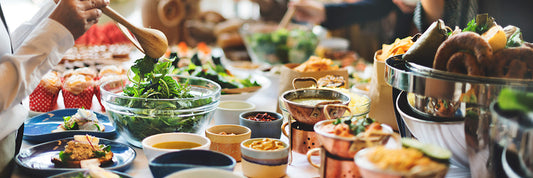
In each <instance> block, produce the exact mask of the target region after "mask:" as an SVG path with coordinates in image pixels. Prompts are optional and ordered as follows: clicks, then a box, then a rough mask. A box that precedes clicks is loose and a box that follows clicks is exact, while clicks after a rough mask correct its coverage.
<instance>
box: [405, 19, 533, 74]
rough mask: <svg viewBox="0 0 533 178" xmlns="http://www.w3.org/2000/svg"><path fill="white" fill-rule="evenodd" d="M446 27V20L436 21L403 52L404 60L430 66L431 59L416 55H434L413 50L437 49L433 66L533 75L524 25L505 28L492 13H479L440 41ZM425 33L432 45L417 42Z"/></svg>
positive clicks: (462, 71)
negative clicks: (523, 30)
mask: <svg viewBox="0 0 533 178" xmlns="http://www.w3.org/2000/svg"><path fill="white" fill-rule="evenodd" d="M445 31H446V27H445V25H444V23H443V22H442V21H440V20H439V21H436V22H434V23H433V24H432V26H431V28H429V29H428V30H427V31H426V32H424V34H422V36H421V37H420V38H419V39H418V40H417V41H416V42H415V44H414V45H413V46H412V47H411V48H410V49H409V50H408V52H407V53H406V54H405V55H404V56H403V58H404V60H407V61H410V62H415V63H417V64H420V65H424V66H428V65H427V63H428V62H430V61H429V60H424V61H416V60H414V59H431V57H429V56H430V54H417V53H415V52H412V53H411V52H410V51H421V52H424V51H431V50H433V49H436V53H434V55H433V57H432V58H433V61H431V62H432V65H431V67H432V68H434V69H437V70H443V71H447V72H452V73H460V74H466V75H470V76H488V77H499V78H515V79H530V78H533V73H532V72H531V68H533V64H530V63H531V60H532V59H533V58H532V57H531V56H533V48H532V46H531V45H530V43H528V42H524V41H523V40H522V32H521V31H520V28H518V27H516V26H512V25H509V26H506V27H505V28H502V27H501V26H500V25H498V24H497V23H496V22H495V21H494V18H492V17H490V16H488V14H478V15H477V16H476V18H475V19H472V20H471V21H470V22H469V23H468V24H467V27H465V28H464V29H462V30H461V29H459V28H458V27H456V29H455V30H454V31H453V32H452V31H448V32H449V33H447V34H445V38H444V40H443V41H442V42H440V41H439V40H437V39H440V38H441V36H442V34H443V33H444V32H445ZM423 37H426V38H427V39H430V40H427V39H426V41H429V42H428V43H430V44H429V45H423V46H420V45H417V44H418V42H419V41H420V40H423V39H424V38H423ZM434 46H437V47H436V48H434ZM429 47H431V48H429ZM428 48H429V49H428ZM411 59H413V60H411Z"/></svg>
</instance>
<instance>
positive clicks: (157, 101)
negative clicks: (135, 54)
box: [108, 56, 213, 146]
mask: <svg viewBox="0 0 533 178" xmlns="http://www.w3.org/2000/svg"><path fill="white" fill-rule="evenodd" d="M174 60H175V58H173V59H160V60H158V59H153V58H150V57H148V56H145V57H144V58H140V59H138V60H136V61H135V63H134V65H133V66H132V67H131V71H132V73H133V76H128V78H129V80H130V81H131V83H130V84H129V85H127V86H126V87H124V88H123V94H124V95H125V96H130V97H134V98H117V99H116V100H114V101H113V102H114V103H113V104H115V105H118V106H122V107H121V109H118V110H113V109H108V113H109V115H110V116H111V117H112V118H113V120H114V121H115V124H116V126H117V130H118V131H119V132H121V133H126V134H127V135H128V136H129V137H130V139H134V140H136V141H141V140H142V139H144V138H146V137H148V136H150V135H154V134H159V133H167V132H189V133H195V132H196V131H197V130H199V129H200V126H201V125H202V123H204V122H208V121H209V119H204V118H208V116H209V113H210V112H205V111H204V110H201V109H194V108H197V107H200V106H204V105H207V104H210V103H212V102H213V98H211V97H203V98H202V97H201V96H202V95H203V93H198V92H197V93H193V92H192V91H191V87H190V85H189V82H190V81H189V79H187V78H183V77H176V76H174V75H172V71H173V70H174V66H173V65H172V63H173V62H174ZM130 75H131V74H130ZM197 97H200V98H198V99H195V98H197ZM136 146H140V145H136Z"/></svg>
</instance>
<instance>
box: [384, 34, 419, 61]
mask: <svg viewBox="0 0 533 178" xmlns="http://www.w3.org/2000/svg"><path fill="white" fill-rule="evenodd" d="M412 38H413V37H410V36H409V37H405V38H403V39H399V38H397V39H396V40H394V42H393V43H392V44H390V45H388V44H383V45H382V48H381V54H379V55H377V56H376V59H377V60H378V61H385V60H386V59H387V58H389V57H391V56H395V55H399V54H405V53H406V52H407V50H409V48H410V47H411V46H412V45H413V44H414V42H413V41H412Z"/></svg>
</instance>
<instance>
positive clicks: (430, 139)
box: [396, 92, 469, 169]
mask: <svg viewBox="0 0 533 178" xmlns="http://www.w3.org/2000/svg"><path fill="white" fill-rule="evenodd" d="M396 108H398V112H399V113H400V115H401V116H402V119H403V121H404V122H405V124H406V125H407V128H408V129H409V131H410V132H411V133H412V134H413V136H414V137H416V138H418V140H420V141H421V142H423V143H429V144H435V145H439V146H441V147H443V148H446V149H448V150H450V151H451V152H452V154H453V156H452V158H451V159H450V163H451V164H452V165H455V166H457V167H459V168H462V169H468V168H469V162H468V153H467V146H466V141H465V126H464V121H450V122H435V121H428V120H424V119H423V117H424V116H422V115H419V114H417V113H416V112H415V111H413V110H412V108H411V107H410V106H409V104H408V103H407V93H405V92H402V93H401V94H400V95H398V99H396Z"/></svg>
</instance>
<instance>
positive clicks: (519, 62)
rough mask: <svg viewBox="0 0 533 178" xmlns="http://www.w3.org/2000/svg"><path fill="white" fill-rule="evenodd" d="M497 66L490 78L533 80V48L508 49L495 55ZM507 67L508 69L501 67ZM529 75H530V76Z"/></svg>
mask: <svg viewBox="0 0 533 178" xmlns="http://www.w3.org/2000/svg"><path fill="white" fill-rule="evenodd" d="M494 59H495V60H494V62H495V64H494V65H492V66H494V67H493V68H492V70H490V76H494V77H505V78H518V79H521V78H531V77H533V75H532V74H531V69H533V63H532V61H533V48H530V47H514V48H506V49H502V50H499V51H496V52H495V53H494ZM501 66H507V67H501ZM528 73H529V75H528Z"/></svg>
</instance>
